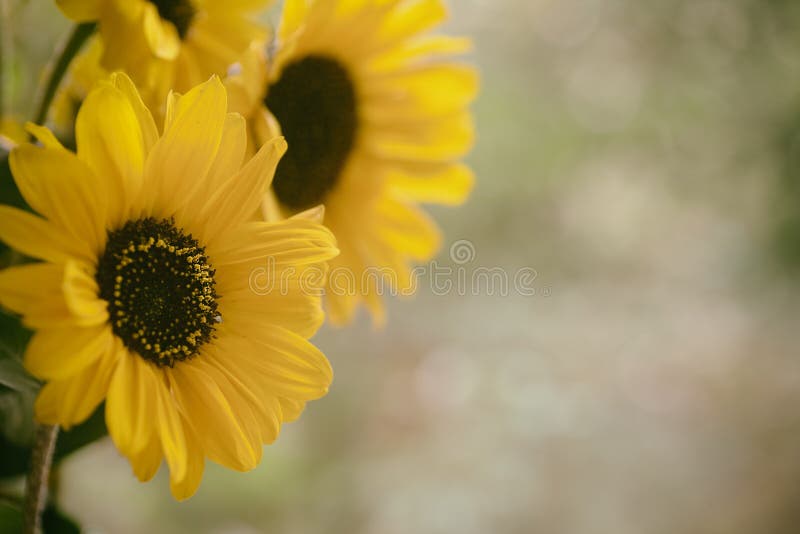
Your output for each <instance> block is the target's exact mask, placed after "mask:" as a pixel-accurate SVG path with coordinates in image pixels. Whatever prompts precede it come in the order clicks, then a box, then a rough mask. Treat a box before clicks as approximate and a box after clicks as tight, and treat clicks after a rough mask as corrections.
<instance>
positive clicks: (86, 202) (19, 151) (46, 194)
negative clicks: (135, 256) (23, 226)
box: [10, 145, 109, 253]
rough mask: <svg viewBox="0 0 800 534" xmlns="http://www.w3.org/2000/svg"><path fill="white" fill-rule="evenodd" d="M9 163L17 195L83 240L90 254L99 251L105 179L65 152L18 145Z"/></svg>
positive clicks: (104, 207) (105, 194) (104, 200)
mask: <svg viewBox="0 0 800 534" xmlns="http://www.w3.org/2000/svg"><path fill="white" fill-rule="evenodd" d="M10 163H11V170H12V172H13V174H14V180H15V181H16V182H17V185H18V186H19V190H20V193H22V196H23V197H24V198H25V200H26V201H27V202H28V204H29V205H30V206H31V207H32V208H33V209H34V210H36V211H37V212H38V213H40V214H42V215H44V216H45V217H46V218H47V219H49V220H50V221H52V222H53V223H55V224H56V225H58V226H61V227H62V228H64V229H65V230H67V231H68V232H69V233H71V234H72V235H73V236H75V237H76V238H78V239H79V240H81V241H85V242H86V243H87V244H88V245H89V248H90V250H91V251H92V252H93V253H98V252H99V251H100V250H101V247H102V245H103V244H104V243H105V239H106V230H105V222H106V205H107V204H108V200H109V198H108V192H107V191H108V190H107V186H106V181H105V180H100V179H98V178H97V177H96V176H95V174H94V173H93V172H92V170H91V169H90V168H89V167H88V166H87V165H86V164H85V163H83V162H82V161H81V160H80V159H78V158H77V157H76V156H75V155H74V154H72V153H71V152H67V151H65V150H59V149H46V148H45V149H43V148H38V147H35V146H33V145H20V146H18V147H17V148H15V149H14V151H13V152H11V156H10Z"/></svg>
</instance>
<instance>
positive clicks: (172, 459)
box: [142, 366, 189, 480]
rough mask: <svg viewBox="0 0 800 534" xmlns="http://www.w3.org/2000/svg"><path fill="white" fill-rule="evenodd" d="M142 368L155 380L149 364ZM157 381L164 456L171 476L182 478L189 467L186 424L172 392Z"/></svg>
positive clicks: (158, 414)
mask: <svg viewBox="0 0 800 534" xmlns="http://www.w3.org/2000/svg"><path fill="white" fill-rule="evenodd" d="M142 369H145V372H144V374H145V375H146V376H147V373H148V372H150V373H151V374H150V375H149V376H150V378H148V379H149V380H150V379H152V380H155V378H156V372H154V371H152V370H150V368H149V366H148V367H143V368H142ZM159 378H160V377H159ZM156 382H157V383H156V387H155V392H156V395H155V402H156V422H157V424H158V433H159V437H160V438H161V447H162V450H163V451H164V457H165V458H166V459H167V465H169V474H170V478H175V479H176V480H181V479H183V478H184V477H185V476H186V474H187V473H188V468H189V467H188V465H189V446H188V445H187V441H186V433H185V431H184V424H183V421H182V420H181V417H180V414H179V413H178V407H177V406H176V405H175V399H174V398H173V397H172V394H171V393H170V391H168V390H167V387H166V385H165V384H164V383H163V381H161V380H157V381H156Z"/></svg>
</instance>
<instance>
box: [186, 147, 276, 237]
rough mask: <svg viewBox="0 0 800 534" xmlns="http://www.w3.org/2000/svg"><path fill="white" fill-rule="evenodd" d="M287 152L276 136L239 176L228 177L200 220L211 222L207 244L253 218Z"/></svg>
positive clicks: (261, 149) (210, 200)
mask: <svg viewBox="0 0 800 534" xmlns="http://www.w3.org/2000/svg"><path fill="white" fill-rule="evenodd" d="M285 152H286V141H285V140H284V139H283V138H282V137H277V138H275V139H273V140H272V141H270V142H269V143H267V144H265V145H264V146H262V147H261V148H260V149H259V151H258V153H256V155H255V156H253V159H251V160H250V161H248V162H247V164H245V166H244V167H242V169H241V170H240V171H239V173H238V174H236V175H235V176H232V177H231V178H229V179H228V180H227V181H226V182H225V183H224V184H223V185H222V186H221V187H220V188H219V189H218V190H217V192H216V193H215V194H214V195H213V196H212V197H211V198H210V199H209V200H208V203H207V204H206V207H205V208H204V209H203V212H202V213H201V214H200V219H201V220H211V221H213V225H211V224H210V225H208V226H207V228H206V230H205V232H204V236H205V241H206V243H209V244H210V243H211V242H213V241H214V239H215V238H217V237H219V236H221V235H223V234H224V233H225V232H227V231H228V230H230V229H231V228H236V227H237V226H239V225H240V224H241V223H242V222H244V221H245V220H247V219H249V218H250V217H252V214H253V213H255V212H256V210H257V209H258V207H259V204H260V203H261V200H262V199H263V198H264V194H265V193H266V191H267V188H268V187H269V185H270V183H272V177H273V176H274V175H275V168H276V167H277V166H278V161H279V160H280V158H281V156H282V155H283V154H284V153H285Z"/></svg>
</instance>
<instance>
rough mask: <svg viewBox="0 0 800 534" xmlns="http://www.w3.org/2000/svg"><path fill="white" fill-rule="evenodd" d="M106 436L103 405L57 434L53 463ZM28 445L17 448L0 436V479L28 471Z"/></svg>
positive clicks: (29, 451)
mask: <svg viewBox="0 0 800 534" xmlns="http://www.w3.org/2000/svg"><path fill="white" fill-rule="evenodd" d="M107 434H108V430H107V429H106V422H105V405H104V404H101V405H100V406H99V407H98V408H97V410H95V411H94V413H93V414H92V415H91V417H89V419H87V420H86V421H84V422H83V423H81V424H80V425H78V426H76V427H74V428H72V429H70V430H68V431H64V430H61V431H60V432H59V433H58V441H56V450H55V456H54V460H53V461H54V462H56V463H57V462H60V461H61V460H62V459H64V458H65V457H67V456H68V455H70V454H72V453H73V452H75V451H77V450H78V449H80V448H81V447H83V446H85V445H88V444H89V443H92V442H93V441H96V440H98V439H100V438H102V437H104V436H106V435H107ZM29 445H30V444H28V445H26V446H19V445H16V444H14V443H12V442H10V441H9V440H7V439H5V438H4V437H1V436H0V478H8V477H15V476H19V475H22V474H24V473H25V472H26V471H27V470H28V464H29V462H30V456H31V450H30V447H29Z"/></svg>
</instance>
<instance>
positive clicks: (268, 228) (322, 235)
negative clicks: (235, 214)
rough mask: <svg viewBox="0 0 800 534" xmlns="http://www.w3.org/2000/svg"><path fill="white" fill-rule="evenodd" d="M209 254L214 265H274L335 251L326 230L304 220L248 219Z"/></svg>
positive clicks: (322, 256) (327, 256)
mask: <svg viewBox="0 0 800 534" xmlns="http://www.w3.org/2000/svg"><path fill="white" fill-rule="evenodd" d="M220 241H222V242H220V243H218V244H217V245H215V246H213V247H209V253H210V254H211V255H212V256H213V258H214V264H215V265H216V266H218V267H221V266H223V265H231V264H235V263H243V262H249V261H254V260H262V261H263V262H264V263H265V264H266V262H267V260H269V261H270V262H271V263H272V264H273V265H275V266H283V265H288V264H293V265H308V264H310V263H319V262H324V261H327V260H329V259H331V258H333V257H335V256H336V255H337V254H338V253H339V250H338V249H337V248H336V243H335V238H334V237H333V234H332V233H331V231H330V230H328V229H327V228H325V227H324V226H322V225H321V224H319V223H316V222H314V221H310V220H307V219H286V220H284V221H278V222H273V223H268V222H258V221H254V222H250V223H246V224H244V225H242V226H240V227H239V228H238V229H236V230H235V231H234V232H231V233H230V234H228V235H227V236H226V239H225V240H224V241H223V240H220Z"/></svg>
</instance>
